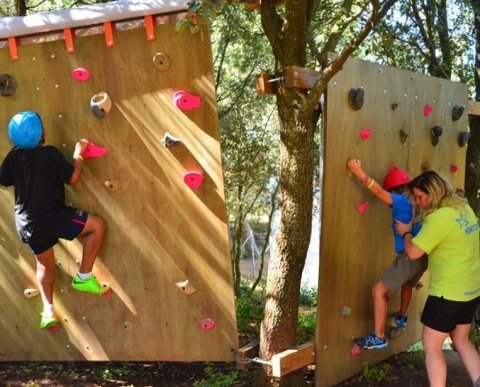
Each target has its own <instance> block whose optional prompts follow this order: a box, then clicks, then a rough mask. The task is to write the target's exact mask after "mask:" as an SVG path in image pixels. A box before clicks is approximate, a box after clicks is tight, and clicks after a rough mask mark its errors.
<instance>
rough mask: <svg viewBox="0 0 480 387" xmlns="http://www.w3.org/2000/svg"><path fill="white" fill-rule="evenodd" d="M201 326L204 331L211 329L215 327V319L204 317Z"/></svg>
mask: <svg viewBox="0 0 480 387" xmlns="http://www.w3.org/2000/svg"><path fill="white" fill-rule="evenodd" d="M200 327H201V328H202V329H203V330H204V331H209V330H211V329H213V328H215V321H213V320H212V319H211V318H206V319H203V320H202V322H201V323H200Z"/></svg>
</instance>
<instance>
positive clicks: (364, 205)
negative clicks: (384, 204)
mask: <svg viewBox="0 0 480 387" xmlns="http://www.w3.org/2000/svg"><path fill="white" fill-rule="evenodd" d="M357 210H358V212H360V213H361V214H363V213H365V212H367V210H368V202H362V203H360V204H359V205H358V207H357Z"/></svg>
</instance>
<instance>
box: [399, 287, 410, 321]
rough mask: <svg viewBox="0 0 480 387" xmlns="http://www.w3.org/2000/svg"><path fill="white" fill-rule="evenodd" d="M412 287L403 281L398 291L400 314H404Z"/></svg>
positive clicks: (405, 313)
mask: <svg viewBox="0 0 480 387" xmlns="http://www.w3.org/2000/svg"><path fill="white" fill-rule="evenodd" d="M412 294H413V288H412V286H411V285H410V284H409V283H404V284H403V285H402V289H401V291H400V311H399V313H400V314H401V315H402V316H406V315H407V312H408V307H409V305H410V301H411V300H412Z"/></svg>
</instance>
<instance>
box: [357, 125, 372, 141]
mask: <svg viewBox="0 0 480 387" xmlns="http://www.w3.org/2000/svg"><path fill="white" fill-rule="evenodd" d="M371 136H372V129H368V128H366V129H362V130H361V131H360V137H361V138H362V140H363V141H365V140H367V139H368V138H370V137H371Z"/></svg>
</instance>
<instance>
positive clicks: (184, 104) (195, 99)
mask: <svg viewBox="0 0 480 387" xmlns="http://www.w3.org/2000/svg"><path fill="white" fill-rule="evenodd" d="M173 102H174V103H175V106H177V107H178V108H179V109H181V110H193V109H197V108H199V107H200V104H201V99H200V97H199V96H198V95H195V94H192V93H189V92H188V91H183V90H182V91H177V92H175V94H174V95H173Z"/></svg>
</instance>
